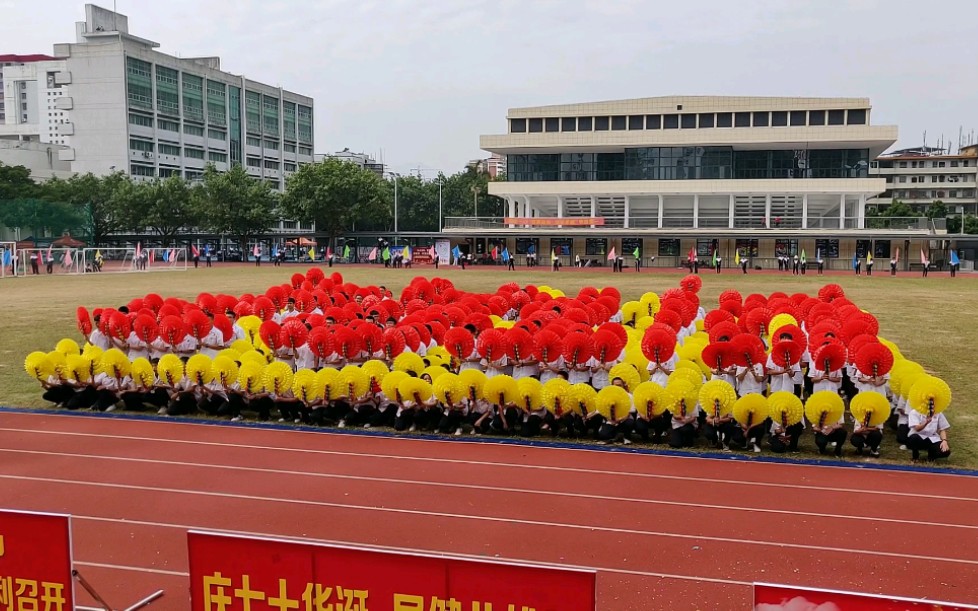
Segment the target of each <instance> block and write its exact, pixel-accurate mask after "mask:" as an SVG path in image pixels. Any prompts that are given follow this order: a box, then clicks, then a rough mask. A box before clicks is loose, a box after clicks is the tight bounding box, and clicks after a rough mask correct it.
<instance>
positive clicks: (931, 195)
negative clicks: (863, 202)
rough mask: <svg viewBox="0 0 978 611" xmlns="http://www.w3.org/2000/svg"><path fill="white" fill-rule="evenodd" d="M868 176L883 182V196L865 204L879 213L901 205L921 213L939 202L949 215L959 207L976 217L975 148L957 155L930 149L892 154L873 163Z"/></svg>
mask: <svg viewBox="0 0 978 611" xmlns="http://www.w3.org/2000/svg"><path fill="white" fill-rule="evenodd" d="M869 175H870V176H876V177H879V178H882V179H883V180H885V181H886V186H885V190H884V191H883V193H881V194H880V195H879V196H878V197H874V198H872V199H870V200H869V202H868V203H869V204H870V205H871V206H872V205H875V206H878V207H879V209H881V210H883V209H886V208H887V207H888V206H889V205H890V204H892V203H893V202H894V201H901V202H903V203H905V204H908V205H910V206H911V207H912V208H914V209H915V210H916V211H918V212H921V213H922V212H924V211H925V210H926V209H927V207H928V206H930V205H931V204H932V203H934V202H937V201H940V202H943V203H944V204H945V205H946V206H947V210H948V212H949V213H951V214H956V212H957V209H958V208H959V207H960V208H961V209H962V212H964V213H965V214H972V215H975V214H978V197H976V193H975V189H976V188H978V187H976V185H978V145H975V144H972V145H970V146H962V147H961V148H960V150H959V151H958V153H957V154H956V155H950V154H947V153H946V151H945V150H944V149H934V148H930V147H921V148H916V149H905V150H902V151H893V152H892V153H888V154H885V155H882V156H880V157H879V158H877V159H875V160H873V161H872V162H871V163H870V166H869Z"/></svg>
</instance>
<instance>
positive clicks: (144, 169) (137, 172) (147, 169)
mask: <svg viewBox="0 0 978 611" xmlns="http://www.w3.org/2000/svg"><path fill="white" fill-rule="evenodd" d="M129 173H130V174H132V175H133V176H156V168H154V167H153V166H151V165H150V166H146V165H138V164H135V163H134V164H132V165H130V166H129Z"/></svg>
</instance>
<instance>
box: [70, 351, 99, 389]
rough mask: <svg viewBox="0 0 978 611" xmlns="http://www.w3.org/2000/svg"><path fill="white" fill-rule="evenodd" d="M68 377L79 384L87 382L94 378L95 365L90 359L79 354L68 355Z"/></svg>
mask: <svg viewBox="0 0 978 611" xmlns="http://www.w3.org/2000/svg"><path fill="white" fill-rule="evenodd" d="M67 366H68V377H69V378H71V379H72V380H75V381H77V382H80V383H83V384H84V383H85V382H88V381H89V380H91V379H92V377H93V376H94V368H95V364H94V363H93V362H92V359H90V358H88V357H87V356H82V355H80V354H69V355H68V358H67Z"/></svg>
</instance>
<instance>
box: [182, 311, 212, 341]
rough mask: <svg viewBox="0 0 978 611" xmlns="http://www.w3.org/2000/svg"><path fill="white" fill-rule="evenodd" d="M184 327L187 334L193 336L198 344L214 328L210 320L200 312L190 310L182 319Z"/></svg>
mask: <svg viewBox="0 0 978 611" xmlns="http://www.w3.org/2000/svg"><path fill="white" fill-rule="evenodd" d="M183 322H184V325H185V326H186V327H187V333H189V334H190V335H192V336H194V339H196V340H197V341H198V342H199V341H201V340H202V339H204V338H205V337H207V334H208V333H210V332H211V329H212V328H214V324H213V323H212V322H211V319H210V318H208V316H207V314H204V313H203V312H201V311H200V310H191V311H189V312H187V314H186V315H184V317H183Z"/></svg>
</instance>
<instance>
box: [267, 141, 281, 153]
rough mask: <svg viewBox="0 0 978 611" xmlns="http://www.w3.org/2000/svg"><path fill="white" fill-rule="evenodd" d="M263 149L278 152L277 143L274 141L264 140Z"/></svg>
mask: <svg viewBox="0 0 978 611" xmlns="http://www.w3.org/2000/svg"><path fill="white" fill-rule="evenodd" d="M265 148H267V149H269V150H273V151H277V150H278V142H277V141H275V140H266V141H265Z"/></svg>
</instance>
